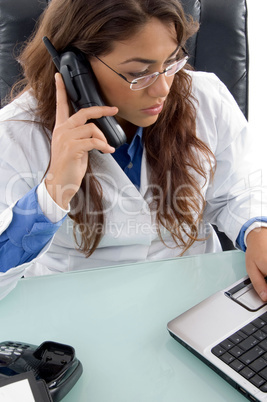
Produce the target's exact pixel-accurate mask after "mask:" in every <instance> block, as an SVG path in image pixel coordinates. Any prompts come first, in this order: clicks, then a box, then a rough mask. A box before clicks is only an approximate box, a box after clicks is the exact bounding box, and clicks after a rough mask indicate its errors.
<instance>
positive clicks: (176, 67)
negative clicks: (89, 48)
mask: <svg viewBox="0 0 267 402" xmlns="http://www.w3.org/2000/svg"><path fill="white" fill-rule="evenodd" d="M182 50H183V52H184V53H185V56H184V57H183V58H182V59H180V60H177V61H176V62H175V63H173V64H171V65H170V66H168V67H166V68H165V69H164V70H163V71H162V72H161V73H159V72H158V71H157V72H155V73H152V74H149V75H144V76H143V77H140V78H136V79H134V80H133V81H129V80H127V78H126V77H125V76H124V75H122V74H120V73H118V72H117V71H115V70H113V68H111V67H110V66H108V65H107V64H106V63H105V62H104V61H103V60H101V59H100V58H99V57H98V56H96V55H94V57H96V58H97V60H99V61H101V63H103V64H104V65H105V66H106V67H108V68H109V69H110V70H112V71H113V72H114V73H116V74H117V75H118V76H119V77H121V78H122V79H123V80H124V81H126V82H128V83H129V84H130V89H131V90H132V91H139V90H140V89H144V88H147V87H149V86H150V85H152V84H153V83H154V82H155V81H156V80H157V78H158V77H159V76H160V75H161V74H165V76H166V77H171V76H172V75H174V74H176V73H178V71H180V70H181V69H182V68H183V67H184V66H185V64H186V63H187V60H188V58H189V56H188V54H187V52H186V51H185V49H184V48H182Z"/></svg>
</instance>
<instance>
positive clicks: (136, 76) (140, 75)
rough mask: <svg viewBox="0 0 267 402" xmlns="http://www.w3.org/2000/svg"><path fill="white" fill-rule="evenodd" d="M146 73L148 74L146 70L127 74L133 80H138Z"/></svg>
mask: <svg viewBox="0 0 267 402" xmlns="http://www.w3.org/2000/svg"><path fill="white" fill-rule="evenodd" d="M148 72H149V71H148V70H145V71H141V72H140V73H128V75H129V76H130V77H133V78H140V77H143V76H144V75H146V74H148Z"/></svg>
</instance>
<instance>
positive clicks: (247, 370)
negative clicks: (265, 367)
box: [240, 367, 256, 380]
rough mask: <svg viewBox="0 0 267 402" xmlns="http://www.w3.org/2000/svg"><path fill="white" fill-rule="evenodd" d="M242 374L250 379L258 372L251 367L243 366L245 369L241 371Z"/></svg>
mask: <svg viewBox="0 0 267 402" xmlns="http://www.w3.org/2000/svg"><path fill="white" fill-rule="evenodd" d="M240 374H241V375H242V376H243V377H245V378H246V379H247V380H249V379H250V378H251V377H253V376H254V375H255V374H256V373H255V371H253V370H251V368H249V367H245V368H243V370H241V371H240Z"/></svg>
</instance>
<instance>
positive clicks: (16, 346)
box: [0, 342, 30, 358]
mask: <svg viewBox="0 0 267 402" xmlns="http://www.w3.org/2000/svg"><path fill="white" fill-rule="evenodd" d="M29 347H30V345H27V344H22V343H15V342H7V343H2V344H1V343H0V357H1V356H9V357H11V358H12V357H13V358H14V357H19V356H21V354H22V353H23V351H24V350H26V349H28V348H29Z"/></svg>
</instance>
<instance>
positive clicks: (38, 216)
mask: <svg viewBox="0 0 267 402" xmlns="http://www.w3.org/2000/svg"><path fill="white" fill-rule="evenodd" d="M36 189H37V186H36V187H34V188H33V189H31V190H30V191H29V192H28V193H27V194H26V195H25V196H24V197H22V198H21V199H20V200H19V201H18V202H17V203H16V205H15V206H14V208H13V219H12V222H11V223H10V225H9V226H8V228H7V229H6V230H5V231H4V232H3V233H2V234H1V236H0V272H6V271H8V270H9V269H10V268H13V267H16V266H18V265H21V264H24V263H26V262H30V261H31V260H33V259H34V258H35V257H36V256H37V255H38V254H39V252H40V251H41V250H42V248H43V247H44V246H45V245H46V244H47V243H48V242H49V240H50V239H51V238H52V237H53V235H54V234H55V233H56V231H57V230H58V229H59V227H60V226H61V224H62V222H63V221H64V219H65V217H64V218H63V219H62V220H60V221H59V222H57V223H52V222H51V221H50V220H49V219H48V218H46V216H45V215H44V214H43V212H42V211H41V208H40V206H39V203H38V199H37V194H36Z"/></svg>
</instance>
